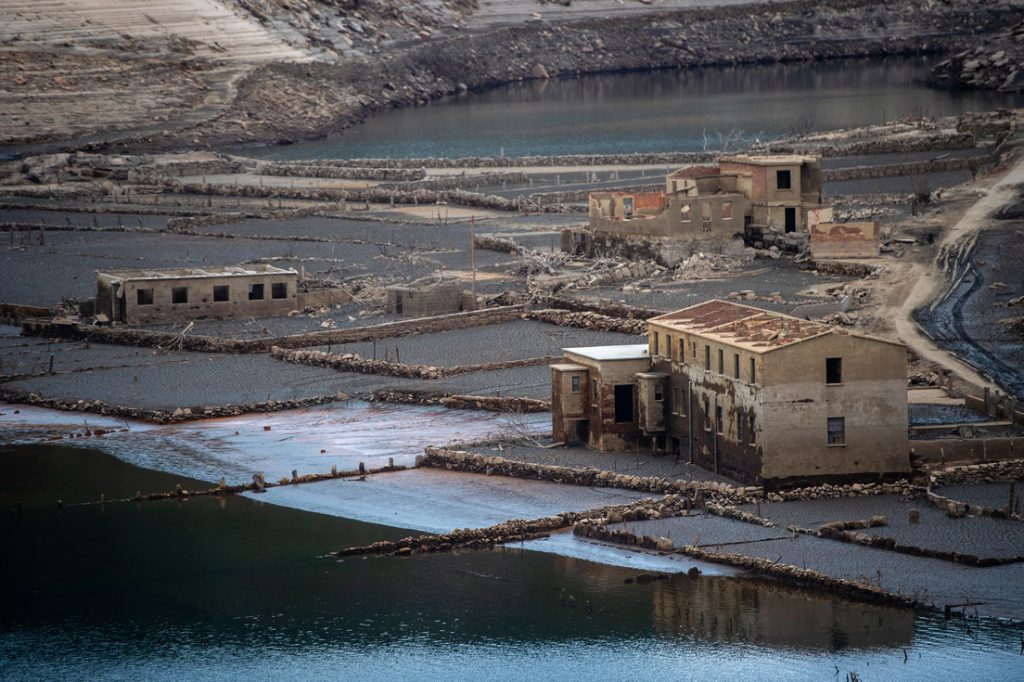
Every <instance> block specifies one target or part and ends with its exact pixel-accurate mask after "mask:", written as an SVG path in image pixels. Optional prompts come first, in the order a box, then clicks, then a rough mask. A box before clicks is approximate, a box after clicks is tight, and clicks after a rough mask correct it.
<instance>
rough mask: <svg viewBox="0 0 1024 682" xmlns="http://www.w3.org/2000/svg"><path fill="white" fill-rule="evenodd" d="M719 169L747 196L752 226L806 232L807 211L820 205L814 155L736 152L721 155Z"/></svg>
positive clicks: (817, 162)
mask: <svg viewBox="0 0 1024 682" xmlns="http://www.w3.org/2000/svg"><path fill="white" fill-rule="evenodd" d="M718 168H719V171H720V172H721V174H722V175H735V176H736V177H737V178H738V182H739V187H740V191H741V192H742V193H743V194H744V195H745V196H747V197H748V198H749V199H750V203H751V216H750V225H751V226H754V227H757V228H761V229H769V230H778V231H779V232H806V231H807V212H808V211H809V210H812V209H815V208H817V207H819V206H821V179H822V173H821V159H820V158H819V157H817V156H799V155H785V156H780V155H771V156H752V155H748V154H739V155H736V156H724V157H722V158H720V159H719V160H718ZM670 177H671V176H670Z"/></svg>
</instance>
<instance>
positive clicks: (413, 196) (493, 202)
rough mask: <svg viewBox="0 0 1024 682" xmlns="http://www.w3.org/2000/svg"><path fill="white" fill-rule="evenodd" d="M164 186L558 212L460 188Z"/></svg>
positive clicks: (192, 191)
mask: <svg viewBox="0 0 1024 682" xmlns="http://www.w3.org/2000/svg"><path fill="white" fill-rule="evenodd" d="M164 189H165V190H167V191H170V192H174V193H180V194H186V195H196V196H224V197H255V198H259V199H303V200H309V201H334V202H337V201H348V202H354V203H364V202H365V203H375V204H413V205H417V206H420V205H432V204H433V205H436V204H457V205H459V206H468V207H474V208H486V209H491V210H495V211H509V212H536V211H542V212H557V211H559V210H560V209H559V208H558V207H557V206H544V207H540V206H538V205H537V204H536V202H535V201H534V200H532V199H531V198H530V197H527V196H517V197H513V198H511V199H509V198H505V197H500V196H497V195H493V194H481V193H478V192H469V191H466V190H463V189H458V188H456V189H445V190H431V189H405V188H399V187H385V186H378V187H367V188H365V189H304V188H298V187H259V186H258V185H210V184H206V185H197V184H184V183H180V182H176V181H166V182H165V183H164Z"/></svg>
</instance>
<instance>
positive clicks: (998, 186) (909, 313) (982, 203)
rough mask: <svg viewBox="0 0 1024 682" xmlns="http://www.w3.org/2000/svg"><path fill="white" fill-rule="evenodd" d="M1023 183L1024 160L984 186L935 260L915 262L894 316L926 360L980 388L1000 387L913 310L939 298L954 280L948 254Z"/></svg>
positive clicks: (900, 330) (904, 336) (948, 234)
mask: <svg viewBox="0 0 1024 682" xmlns="http://www.w3.org/2000/svg"><path fill="white" fill-rule="evenodd" d="M1022 183H1024V159H1020V160H1018V161H1017V162H1016V164H1015V165H1014V166H1013V167H1012V168H1010V169H1009V170H1008V171H1006V172H1005V173H1004V174H1003V175H1002V176H1001V177H996V178H993V179H992V180H991V185H990V186H989V187H988V188H987V189H981V190H980V191H981V192H982V195H981V197H979V198H978V200H977V201H975V202H974V204H972V205H971V206H970V207H969V208H968V209H967V211H966V212H965V213H964V214H963V216H961V218H960V219H959V220H958V221H956V223H954V224H953V225H952V226H951V227H950V228H949V229H948V230H947V231H946V232H945V234H944V235H943V237H942V239H941V240H940V241H939V243H938V246H939V249H938V251H937V255H936V257H935V259H934V260H932V261H931V262H927V263H915V264H913V265H911V267H910V269H909V270H908V271H907V273H906V275H905V281H907V282H913V284H912V285H911V287H910V289H909V291H908V292H907V294H906V296H905V297H904V298H903V301H902V304H901V305H900V307H899V310H898V314H897V316H896V317H895V319H894V323H895V326H896V333H897V335H898V336H899V338H900V340H901V341H903V343H905V344H907V346H909V347H910V348H911V349H912V350H913V351H914V352H915V353H916V354H917V355H919V356H920V357H921V358H923V359H925V360H929V361H931V362H934V363H936V364H938V365H940V366H941V367H944V368H946V369H948V370H950V371H951V372H953V373H954V374H956V375H957V376H959V377H961V378H962V379H964V380H966V381H969V382H970V383H972V384H975V385H977V386H979V387H990V388H993V389H999V387H998V386H997V385H996V384H995V383H994V382H992V381H991V380H989V379H988V378H987V377H985V376H983V375H981V374H980V373H979V372H978V371H977V370H975V369H974V368H973V367H971V366H969V365H967V364H965V363H964V362H962V361H960V360H959V359H957V358H956V356H954V355H953V354H951V353H950V352H948V351H945V350H943V349H941V348H939V347H938V346H936V345H935V343H934V342H933V341H932V340H931V339H929V338H928V337H927V336H926V335H925V334H924V333H923V332H922V331H921V329H920V327H919V326H918V324H917V322H916V321H915V320H914V318H913V314H914V311H915V310H917V309H918V308H921V307H923V306H926V305H929V304H930V303H932V302H933V301H936V300H937V299H938V298H940V297H941V296H942V295H943V294H944V292H945V288H946V287H948V286H951V285H952V283H950V282H947V281H946V276H945V272H944V269H943V264H942V263H943V260H944V259H945V257H946V255H947V254H949V253H952V252H955V251H958V250H960V249H961V248H962V247H963V246H964V245H965V244H967V242H969V241H970V240H971V239H972V238H974V237H975V236H976V233H977V232H978V230H980V229H982V228H983V227H985V226H986V225H987V224H988V223H989V221H990V220H991V216H992V214H993V213H994V212H995V211H997V210H998V209H999V208H1001V207H1002V206H1004V205H1006V204H1008V203H1011V202H1012V201H1013V200H1014V198H1015V197H1016V191H1015V186H1016V185H1020V184H1022Z"/></svg>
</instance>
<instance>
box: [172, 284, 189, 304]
mask: <svg viewBox="0 0 1024 682" xmlns="http://www.w3.org/2000/svg"><path fill="white" fill-rule="evenodd" d="M171 303H188V287H173V288H172V289H171Z"/></svg>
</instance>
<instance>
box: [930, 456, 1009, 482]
mask: <svg viewBox="0 0 1024 682" xmlns="http://www.w3.org/2000/svg"><path fill="white" fill-rule="evenodd" d="M930 480H931V485H932V487H933V488H937V487H940V486H948V485H963V484H966V483H1013V482H1017V481H1024V459H1016V460H1007V461H1003V462H987V463H984V464H963V465H959V466H951V467H947V468H945V469H942V470H939V471H934V472H932V473H931V477H930Z"/></svg>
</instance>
